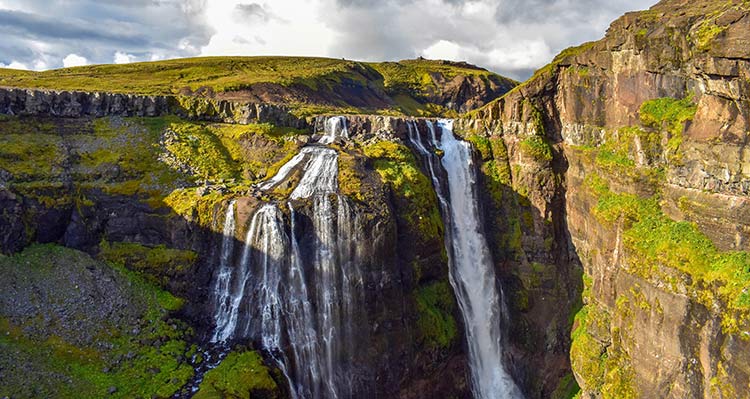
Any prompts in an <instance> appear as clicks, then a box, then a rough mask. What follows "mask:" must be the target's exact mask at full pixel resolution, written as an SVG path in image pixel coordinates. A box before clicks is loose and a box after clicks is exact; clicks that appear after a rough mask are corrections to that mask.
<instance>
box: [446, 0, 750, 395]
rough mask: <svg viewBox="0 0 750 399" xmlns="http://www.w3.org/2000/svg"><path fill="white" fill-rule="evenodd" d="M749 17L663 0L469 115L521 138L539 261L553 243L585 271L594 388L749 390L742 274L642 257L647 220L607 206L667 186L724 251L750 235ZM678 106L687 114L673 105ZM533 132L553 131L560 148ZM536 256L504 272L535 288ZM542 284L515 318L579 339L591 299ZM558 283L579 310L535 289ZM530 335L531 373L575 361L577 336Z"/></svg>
mask: <svg viewBox="0 0 750 399" xmlns="http://www.w3.org/2000/svg"><path fill="white" fill-rule="evenodd" d="M749 23H750V7H748V3H747V2H743V1H732V2H722V3H718V2H711V1H697V2H695V1H694V2H685V1H680V0H665V1H662V2H660V3H659V4H657V5H655V6H654V7H652V8H651V9H650V10H647V11H643V12H634V13H628V14H626V15H625V16H623V17H621V18H620V19H618V20H617V21H615V22H614V23H613V24H612V25H611V27H610V28H609V30H608V31H607V35H606V37H605V38H604V39H602V40H600V41H597V42H592V43H587V44H584V45H582V46H579V47H577V48H572V49H568V50H565V51H563V53H561V54H560V55H559V56H558V57H557V58H556V59H555V61H554V62H553V63H552V64H551V65H549V66H547V67H545V68H543V69H541V70H540V71H538V72H537V73H536V74H535V76H534V77H533V78H532V79H531V80H530V81H528V82H526V83H524V84H523V85H522V86H520V87H518V88H516V89H515V90H513V91H512V92H511V93H509V94H508V95H506V96H504V97H503V98H501V99H499V100H497V101H495V102H493V103H492V104H490V105H488V106H486V107H484V108H482V109H481V110H479V111H478V112H477V113H475V114H472V119H467V120H464V121H461V122H460V123H458V126H461V127H462V128H463V130H464V132H465V134H467V135H470V134H477V133H478V134H481V135H488V136H489V137H491V138H492V137H498V138H502V140H503V142H504V143H505V145H506V146H507V148H508V159H509V164H510V168H511V170H512V171H513V173H512V186H513V189H514V191H515V192H517V193H519V194H521V195H522V196H523V197H524V198H526V199H527V200H528V202H529V203H530V204H531V205H532V208H533V209H535V210H536V212H533V213H532V220H533V222H534V223H533V226H534V228H533V229H530V228H527V229H524V238H525V239H524V240H523V242H524V245H523V247H524V249H525V252H526V261H528V262H535V261H537V260H536V259H539V256H542V257H544V256H545V254H546V256H551V258H552V259H551V260H552V263H553V264H555V265H556V268H555V269H553V270H552V271H551V273H552V276H553V280H554V281H556V282H557V283H558V284H560V283H563V284H567V285H568V287H569V288H572V289H573V290H574V291H575V290H578V289H581V286H582V284H581V281H580V280H579V279H580V277H578V276H579V275H578V273H579V270H580V268H581V267H582V269H583V271H584V272H585V276H584V279H583V280H584V283H585V284H583V285H585V286H586V288H585V290H584V295H583V296H584V302H585V307H584V309H583V311H582V312H581V313H579V316H578V317H577V318H576V322H575V323H574V325H573V328H572V329H573V330H574V331H575V332H574V333H573V336H574V342H573V352H572V353H571V358H572V360H573V366H574V367H573V371H574V374H575V377H576V379H577V380H578V382H579V384H580V386H581V387H582V389H583V396H584V397H587V398H589V397H590V398H600V397H604V398H606V397H644V398H646V397H665V398H667V397H669V398H672V397H674V398H683V397H691V398H698V397H705V398H709V397H711V398H715V397H724V398H727V397H746V395H747V392H748V386H747V381H748V379H747V376H748V374H747V373H748V368H747V364H748V361H749V360H750V357H748V353H750V352H748V350H747V346H748V341H747V337H746V336H747V335H748V331H750V326H748V322H747V318H746V316H745V315H744V313H742V312H743V311H738V310H737V308H736V305H735V302H734V300H726V299H720V294H719V292H721V290H722V288H721V287H722V286H723V284H731V281H730V282H728V283H727V282H724V283H713V284H712V283H705V284H704V283H701V281H703V280H701V277H700V273H701V272H700V271H698V268H699V266H698V265H695V266H694V267H695V268H696V271H691V267H693V266H692V265H691V263H690V262H691V261H690V260H684V261H683V262H682V263H680V262H678V263H676V264H675V263H671V264H670V263H668V262H666V261H663V262H660V261H658V260H656V261H655V260H653V258H647V259H650V260H646V261H644V260H643V259H644V258H643V256H644V255H643V253H641V252H639V250H637V249H636V248H639V241H638V240H639V239H638V238H633V237H634V235H633V232H632V231H630V229H631V224H632V223H634V221H633V219H628V217H623V218H619V219H615V220H614V221H612V222H607V221H606V220H604V219H605V218H604V217H603V216H602V212H604V211H605V209H606V208H604V207H606V206H607V204H606V203H602V202H601V201H600V198H601V196H600V195H601V194H602V192H604V193H605V194H606V195H610V194H611V193H614V195H615V196H617V195H620V197H616V198H631V199H632V198H640V199H641V200H648V199H654V198H656V199H658V204H659V207H658V208H657V209H658V210H657V211H655V212H657V214H658V213H659V212H661V213H663V214H664V215H666V216H665V217H666V218H667V219H660V220H674V221H676V222H679V221H687V222H690V223H692V226H694V227H695V228H696V229H697V231H699V232H700V233H699V234H703V235H704V236H705V237H708V239H710V242H711V243H712V244H711V245H713V246H714V247H716V248H717V249H718V250H735V251H747V250H748V240H749V239H750V218H748V215H750V213H749V211H748V210H749V209H750V201H748V198H747V195H748V191H747V187H748V184H750V169H748V166H747V160H746V158H747V155H748V147H747V135H748V131H750V125H749V123H748V121H749V120H750V119H749V118H750V114H749V112H750V85H749V84H748V77H749V76H750V57H748V54H747V48H748V47H747V43H748V40H750V29H748V24H749ZM677 99H682V100H681V102H678V100H677ZM670 107H673V108H670ZM679 107H682V108H681V109H682V110H683V111H684V112H685V114H684V115H685V117H684V118H683V119H679V122H675V121H670V120H669V118H668V117H665V115H675V114H674V113H673V114H670V112H676V110H677V108H679ZM656 114H658V115H656ZM655 115H656V116H655ZM654 120H657V122H654ZM634 132H635V133H634ZM534 143H537V144H539V145H540V146H541V145H546V146H548V148H549V152H548V154H550V157H549V158H547V157H546V156H544V154H545V153H546V152H545V151H542V150H540V149H539V148H541V147H539V146H537V147H534V145H533V144H534ZM534 148H537V151H534ZM534 154H535V155H537V156H536V157H534ZM618 154H619V155H618ZM540 155H541V156H540ZM544 176H548V177H550V178H545V177H544ZM540 177H541V178H540ZM534 181H536V184H531V185H529V184H527V183H528V182H534ZM602 190H604V191H602ZM628 195H630V197H628ZM609 198H612V197H609ZM610 210H611V208H610ZM639 217H640V216H638V215H637V214H636V216H635V218H636V219H635V220H638V218H639ZM669 223H672V222H669ZM530 225H531V224H530ZM530 225H529V226H530ZM687 225H688V224H685V225H684V226H687ZM540 227H541V229H540ZM545 229H546V230H545ZM527 230H530V231H532V232H531V233H529V232H527ZM686 234H687V233H686ZM527 237H528V238H529V240H528V241H527V240H526V238H527ZM533 237H536V241H538V240H541V239H545V238H550V237H551V238H553V242H554V245H553V246H552V248H551V251H548V252H543V251H534V250H531V251H529V250H527V248H528V243H530V242H533V241H534V240H533V239H532V238H533ZM641 239H644V240H645V239H648V238H646V237H642V238H641ZM659 239H663V237H660V238H659ZM633 240H635V241H633ZM675 240H679V239H677V238H675ZM670 242H673V243H675V242H678V241H670ZM674 245H677V244H674ZM537 248H538V247H537ZM673 250H674V249H673ZM673 250H670V249H664V251H673ZM665 255H666V254H665ZM524 263H525V261H523V260H522V262H521V267H520V270H521V271H518V270H511V271H508V272H507V273H506V275H508V276H509V277H508V278H510V279H515V278H519V279H520V280H521V284H520V286H521V287H522V288H523V289H524V290H529V287H533V286H534V285H535V283H534V282H533V281H524V278H523V271H522V270H523V264H524ZM643 267H646V270H651V271H650V272H643V269H642V268H643ZM736 273H738V274H737V275H736V276H737V277H734V278H736V279H742V277H741V276H742V275H743V273H747V270H741V268H738V270H737V271H736ZM676 281H681V283H675V282H676ZM740 281H741V280H740ZM696 282H698V283H696ZM675 284H676V285H675ZM696 284H697V285H696ZM690 287H693V288H690ZM695 287H697V288H695ZM528 292H529V298H528V300H529V303H531V304H532V305H531V306H530V307H528V308H520V309H519V308H517V307H516V308H515V309H513V308H512V311H513V315H512V316H511V318H512V319H515V320H522V321H524V324H526V325H528V327H529V330H528V331H531V332H534V331H536V332H537V334H539V333H542V334H545V336H546V339H542V338H541V336H539V338H536V339H534V338H532V340H533V341H534V342H536V345H537V347H540V348H541V347H542V343H543V342H547V343H549V342H558V343H559V344H560V346H559V347H558V348H564V347H566V346H567V345H568V342H569V338H568V336H567V332H568V331H570V330H571V328H570V324H569V323H570V321H568V320H566V318H567V317H569V316H571V315H572V314H573V313H575V311H576V309H577V307H578V306H580V304H579V305H576V303H575V297H574V296H568V295H563V296H562V297H561V296H559V295H556V294H555V291H554V290H552V291H551V290H550V287H547V286H545V285H544V284H542V287H541V289H535V290H531V291H528ZM568 293H569V291H568ZM702 297H710V298H716V299H714V300H713V301H706V300H703V299H701V298H702ZM549 298H554V299H553V301H554V302H555V305H553V307H554V308H556V309H564V310H565V312H560V314H558V315H552V316H551V317H545V316H546V315H547V314H546V313H545V312H547V311H549V309H550V305H543V306H539V305H537V304H539V303H541V301H544V300H545V299H549ZM569 320H572V319H569ZM729 325H731V326H733V327H730V326H729ZM527 336H530V337H534V336H535V335H534V334H533V333H531V334H528V335H527ZM537 336H538V335H537ZM551 337H555V340H553V341H550V338H551ZM521 341H522V340H521V339H513V342H514V344H515V345H516V346H517V348H518V353H519V354H520V357H521V359H523V360H521V361H519V363H520V364H522V365H523V366H521V367H520V369H521V370H523V371H522V374H523V375H525V376H528V377H529V378H530V379H528V380H527V381H538V379H539V378H541V379H542V381H549V378H552V379H553V380H554V374H552V373H551V369H550V368H549V367H550V366H549V365H551V364H557V365H558V366H559V367H560V368H559V370H560V369H564V368H565V365H566V363H567V360H566V357H567V356H566V355H567V353H566V352H567V350H558V351H552V352H549V351H544V352H542V351H535V350H533V349H532V350H528V349H524V348H523V342H521ZM533 347H534V346H532V348H533ZM586 347H588V348H592V347H593V348H594V349H591V352H586V349H584V348H586ZM542 358H544V360H541V359H542ZM552 359H557V361H554V360H552ZM532 364H534V365H536V366H532V367H530V368H529V365H532ZM527 386H528V387H529V389H530V390H533V389H532V388H531V386H539V385H537V384H535V383H532V382H529V385H527ZM543 386H546V383H545V385H543ZM547 389H548V388H542V391H541V396H543V397H546V396H547V395H548V394H549V391H547Z"/></svg>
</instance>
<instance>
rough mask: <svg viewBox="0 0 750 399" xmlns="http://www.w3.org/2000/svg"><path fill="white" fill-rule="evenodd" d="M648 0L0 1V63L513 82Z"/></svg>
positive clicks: (600, 33) (22, 66)
mask: <svg viewBox="0 0 750 399" xmlns="http://www.w3.org/2000/svg"><path fill="white" fill-rule="evenodd" d="M655 2H656V0H400V1H396V0H266V1H264V0H260V1H254V0H0V37H2V40H0V67H7V68H17V69H33V70H46V69H54V68H61V67H72V66H79V65H86V64H109V63H127V62H137V61H156V60H162V59H169V58H178V57H194V56H209V55H300V56H324V57H333V58H347V59H355V60H361V61H396V60H401V59H408V58H416V57H419V56H422V57H425V58H430V59H449V60H454V61H467V62H470V63H472V64H476V65H479V66H482V67H485V68H487V69H490V70H492V71H495V72H497V73H500V74H503V75H505V76H509V77H512V78H515V79H519V80H523V79H525V78H527V77H528V76H530V75H531V73H532V72H533V71H534V70H536V69H537V68H540V67H542V66H544V65H545V64H547V63H548V62H549V61H551V60H552V58H553V57H554V56H555V55H556V54H557V53H559V52H560V51H561V50H562V49H564V48H566V47H569V46H572V45H577V44H580V43H583V42H586V41H589V40H596V39H599V38H601V37H602V36H603V35H604V32H605V31H606V29H607V27H608V26H609V24H610V23H611V22H612V21H613V20H614V19H616V18H617V17H619V16H620V15H622V14H623V13H625V12H627V11H632V10H640V9H646V8H648V7H650V6H651V5H652V4H653V3H655Z"/></svg>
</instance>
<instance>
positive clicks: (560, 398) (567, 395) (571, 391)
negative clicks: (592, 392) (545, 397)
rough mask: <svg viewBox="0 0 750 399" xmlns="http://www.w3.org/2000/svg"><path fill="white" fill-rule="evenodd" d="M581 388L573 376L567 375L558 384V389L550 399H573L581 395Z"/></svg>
mask: <svg viewBox="0 0 750 399" xmlns="http://www.w3.org/2000/svg"><path fill="white" fill-rule="evenodd" d="M580 392H581V388H580V387H579V386H578V382H576V380H575V378H573V374H570V373H568V374H565V376H563V378H561V379H560V382H559V383H558V384H557V388H555V390H554V391H552V394H551V395H550V399H572V398H574V397H576V395H580Z"/></svg>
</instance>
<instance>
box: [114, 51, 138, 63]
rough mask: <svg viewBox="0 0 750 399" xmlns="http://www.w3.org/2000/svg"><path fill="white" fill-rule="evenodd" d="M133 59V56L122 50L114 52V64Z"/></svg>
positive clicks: (132, 60)
mask: <svg viewBox="0 0 750 399" xmlns="http://www.w3.org/2000/svg"><path fill="white" fill-rule="evenodd" d="M134 61H135V56H134V55H132V54H128V53H123V52H122V51H117V52H115V58H114V62H115V64H130V63H131V62H134Z"/></svg>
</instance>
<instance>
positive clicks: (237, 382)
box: [193, 351, 280, 399]
mask: <svg viewBox="0 0 750 399" xmlns="http://www.w3.org/2000/svg"><path fill="white" fill-rule="evenodd" d="M193 397H194V398H195V399H242V398H263V399H274V398H278V397H280V393H279V389H278V387H277V386H276V382H275V381H274V380H273V378H272V377H271V374H270V371H269V369H268V367H266V366H265V365H264V364H263V359H262V358H261V357H260V355H259V354H258V353H257V352H254V351H232V352H231V353H229V354H228V355H227V357H226V358H225V359H224V360H222V361H221V363H220V364H219V365H218V366H217V367H216V368H215V369H212V370H209V371H208V372H207V373H206V375H205V376H204V378H203V382H202V383H201V385H200V389H199V390H198V392H197V393H196V394H195V396H193Z"/></svg>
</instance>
